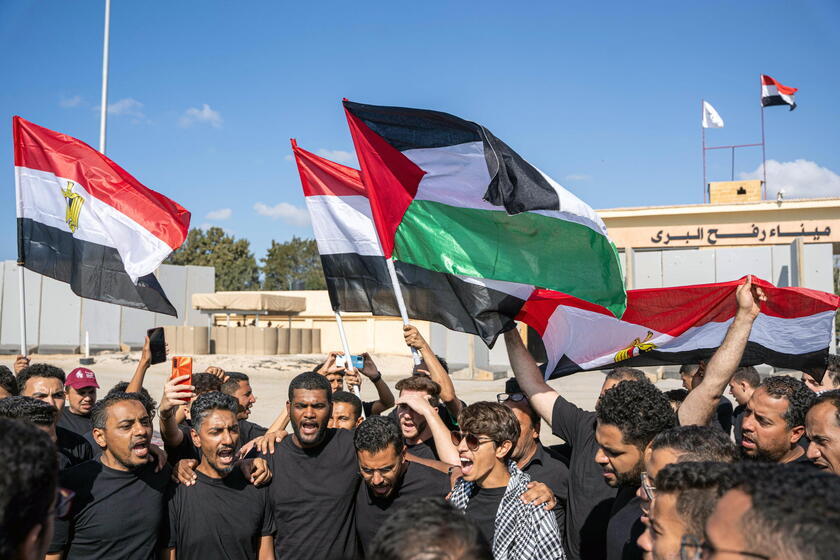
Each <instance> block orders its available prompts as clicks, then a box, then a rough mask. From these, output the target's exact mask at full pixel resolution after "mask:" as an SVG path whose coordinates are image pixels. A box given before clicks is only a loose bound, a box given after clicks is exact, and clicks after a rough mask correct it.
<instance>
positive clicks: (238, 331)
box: [228, 327, 248, 354]
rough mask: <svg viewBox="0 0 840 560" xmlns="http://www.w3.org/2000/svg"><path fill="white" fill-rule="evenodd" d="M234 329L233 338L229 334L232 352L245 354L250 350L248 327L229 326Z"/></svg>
mask: <svg viewBox="0 0 840 560" xmlns="http://www.w3.org/2000/svg"><path fill="white" fill-rule="evenodd" d="M229 328H230V330H232V331H233V333H232V338H231V335H228V337H229V338H228V344H230V346H229V350H230V353H231V354H245V353H246V352H247V351H248V327H229Z"/></svg>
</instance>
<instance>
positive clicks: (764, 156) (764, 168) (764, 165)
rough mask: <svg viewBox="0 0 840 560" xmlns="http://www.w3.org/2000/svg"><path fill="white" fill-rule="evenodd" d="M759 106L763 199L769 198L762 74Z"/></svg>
mask: <svg viewBox="0 0 840 560" xmlns="http://www.w3.org/2000/svg"><path fill="white" fill-rule="evenodd" d="M758 83H759V88H758V106H759V107H760V108H761V171H762V173H763V174H764V184H763V185H762V189H761V198H762V200H766V199H767V153H766V151H765V146H764V103H762V102H761V76H760V75H759V76H758Z"/></svg>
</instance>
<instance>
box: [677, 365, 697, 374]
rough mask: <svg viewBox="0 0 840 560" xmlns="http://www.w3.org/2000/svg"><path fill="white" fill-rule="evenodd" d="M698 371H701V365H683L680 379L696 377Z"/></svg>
mask: <svg viewBox="0 0 840 560" xmlns="http://www.w3.org/2000/svg"><path fill="white" fill-rule="evenodd" d="M698 369H700V364H683V365H681V366H680V377H682V376H684V375H694V374H695V373H697V370H698Z"/></svg>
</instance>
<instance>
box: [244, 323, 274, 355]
mask: <svg viewBox="0 0 840 560" xmlns="http://www.w3.org/2000/svg"><path fill="white" fill-rule="evenodd" d="M276 330H277V329H273V328H271V327H251V328H249V329H248V330H247V348H248V354H251V355H255V356H268V355H272V354H276V353H277V333H276V332H275V331H276Z"/></svg>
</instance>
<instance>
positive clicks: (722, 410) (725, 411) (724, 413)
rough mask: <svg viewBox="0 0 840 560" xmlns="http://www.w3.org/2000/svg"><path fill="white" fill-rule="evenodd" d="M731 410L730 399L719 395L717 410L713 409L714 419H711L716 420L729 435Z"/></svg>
mask: <svg viewBox="0 0 840 560" xmlns="http://www.w3.org/2000/svg"><path fill="white" fill-rule="evenodd" d="M733 412H734V411H733V410H732V403H731V402H730V400H729V399H727V398H726V397H721V398H720V402H718V406H717V410H716V411H715V419H713V420H712V422H713V423H714V422H716V423H717V425H719V426H720V428H721V429H722V430H723V433H724V434H726V435H729V434H730V432H731V431H732V415H733Z"/></svg>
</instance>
